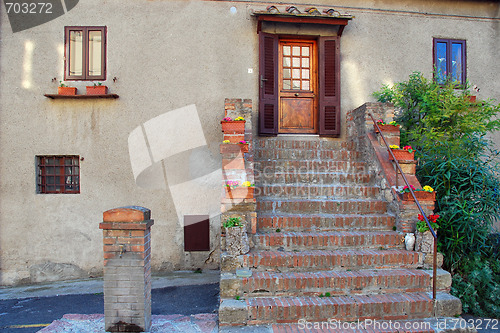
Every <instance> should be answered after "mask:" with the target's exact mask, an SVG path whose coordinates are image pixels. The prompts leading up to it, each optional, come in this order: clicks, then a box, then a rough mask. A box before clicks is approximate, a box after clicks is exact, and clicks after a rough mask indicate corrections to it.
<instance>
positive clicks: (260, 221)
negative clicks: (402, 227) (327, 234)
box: [257, 213, 395, 231]
mask: <svg viewBox="0 0 500 333" xmlns="http://www.w3.org/2000/svg"><path fill="white" fill-rule="evenodd" d="M394 226H395V217H394V216H390V215H386V214H373V215H354V214H346V215H338V214H307V215H297V214H280V215H274V214H265V213H259V214H258V216H257V229H258V230H259V231H274V230H276V229H281V230H286V231H313V230H315V231H319V230H320V231H340V230H351V231H352V230H392V228H393V227H394Z"/></svg>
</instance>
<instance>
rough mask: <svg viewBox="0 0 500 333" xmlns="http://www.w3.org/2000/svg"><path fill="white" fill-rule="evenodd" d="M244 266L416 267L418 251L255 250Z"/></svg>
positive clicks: (419, 260) (306, 268) (419, 261)
mask: <svg viewBox="0 0 500 333" xmlns="http://www.w3.org/2000/svg"><path fill="white" fill-rule="evenodd" d="M242 257H243V267H247V268H252V269H254V270H255V271H272V270H276V271H281V272H284V271H297V272H300V271H302V272H303V271H311V270H315V271H319V270H332V269H339V270H347V269H351V270H352V269H368V268H417V267H420V266H421V265H422V260H423V259H422V258H420V256H419V253H418V252H413V251H406V250H379V249H373V250H371V249H362V250H361V249H360V250H316V251H315V250H308V251H300V252H294V251H292V252H287V251H256V250H252V251H250V252H249V253H247V254H245V255H243V256H242Z"/></svg>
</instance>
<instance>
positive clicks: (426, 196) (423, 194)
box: [400, 185, 436, 201]
mask: <svg viewBox="0 0 500 333" xmlns="http://www.w3.org/2000/svg"><path fill="white" fill-rule="evenodd" d="M412 190H413V193H415V196H416V197H417V199H418V200H419V201H435V200H436V192H434V189H433V188H432V187H430V186H428V185H426V186H424V187H423V188H422V189H417V190H415V188H413V186H412ZM400 193H402V194H403V200H405V201H415V199H413V196H412V195H411V193H410V190H408V186H405V187H404V188H403V190H402V191H401V192H400Z"/></svg>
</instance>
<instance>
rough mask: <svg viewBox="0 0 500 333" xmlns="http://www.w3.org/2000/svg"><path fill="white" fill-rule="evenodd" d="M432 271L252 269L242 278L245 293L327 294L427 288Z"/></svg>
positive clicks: (266, 294) (406, 290) (393, 291)
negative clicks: (289, 270) (251, 273)
mask: <svg viewBox="0 0 500 333" xmlns="http://www.w3.org/2000/svg"><path fill="white" fill-rule="evenodd" d="M431 274H432V271H429V273H428V272H427V271H424V270H420V269H363V270H354V271H320V272H303V273H298V272H288V273H274V272H255V273H253V275H252V276H251V277H249V278H243V279H242V291H243V293H244V295H245V297H259V296H265V297H267V296H319V295H320V294H323V295H324V294H325V293H327V292H329V293H330V295H331V296H340V295H354V294H383V293H384V294H385V293H397V292H417V291H419V292H423V291H431V290H432V285H431Z"/></svg>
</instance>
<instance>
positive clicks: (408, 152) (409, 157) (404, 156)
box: [389, 145, 415, 161]
mask: <svg viewBox="0 0 500 333" xmlns="http://www.w3.org/2000/svg"><path fill="white" fill-rule="evenodd" d="M389 148H390V149H391V150H392V153H393V154H394V157H395V158H396V160H398V161H413V160H414V159H415V150H414V149H413V148H412V147H411V146H404V147H403V149H401V148H399V146H398V145H390V146H389ZM389 160H391V161H392V160H393V158H392V155H391V154H389Z"/></svg>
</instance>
